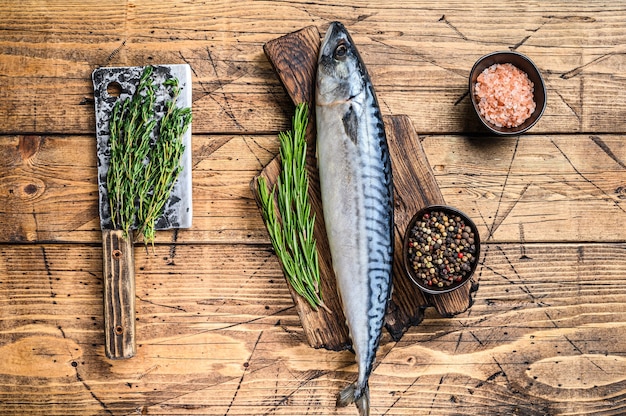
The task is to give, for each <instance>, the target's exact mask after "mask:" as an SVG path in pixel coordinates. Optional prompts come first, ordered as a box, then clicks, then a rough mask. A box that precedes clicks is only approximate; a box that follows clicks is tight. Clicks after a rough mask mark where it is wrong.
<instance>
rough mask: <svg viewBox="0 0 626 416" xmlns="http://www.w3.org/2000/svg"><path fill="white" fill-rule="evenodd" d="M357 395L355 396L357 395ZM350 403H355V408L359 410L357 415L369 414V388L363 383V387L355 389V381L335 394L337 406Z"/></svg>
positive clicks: (364, 415) (366, 415) (365, 415)
mask: <svg viewBox="0 0 626 416" xmlns="http://www.w3.org/2000/svg"><path fill="white" fill-rule="evenodd" d="M357 395H358V397H355V396H357ZM350 403H354V404H356V408H357V409H358V410H359V416H369V414H370V388H369V385H367V384H365V387H364V388H362V389H361V390H360V392H359V391H357V383H352V384H350V385H349V386H348V387H346V388H345V389H343V390H341V392H340V393H339V395H338V396H337V407H345V406H347V405H349V404H350Z"/></svg>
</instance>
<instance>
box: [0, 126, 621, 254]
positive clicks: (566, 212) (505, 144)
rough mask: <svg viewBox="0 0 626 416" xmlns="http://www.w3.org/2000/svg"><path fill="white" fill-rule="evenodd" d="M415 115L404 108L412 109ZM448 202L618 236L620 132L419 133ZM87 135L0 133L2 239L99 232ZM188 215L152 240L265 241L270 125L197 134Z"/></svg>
mask: <svg viewBox="0 0 626 416" xmlns="http://www.w3.org/2000/svg"><path fill="white" fill-rule="evenodd" d="M411 121H412V120H411ZM420 139H421V144H422V146H423V148H424V151H425V153H426V157H427V158H428V160H429V162H430V164H431V165H432V167H433V171H434V174H435V178H436V180H437V183H438V185H439V188H440V189H441V193H442V194H443V197H444V199H445V201H446V202H447V203H449V204H450V205H453V206H456V207H458V208H460V209H462V210H463V211H465V212H467V213H468V214H469V215H470V216H471V217H472V218H473V219H474V221H475V222H476V225H477V227H478V230H479V232H480V234H481V236H483V237H484V238H487V236H489V233H490V230H491V231H492V235H491V237H489V239H490V240H491V241H495V242H520V241H525V242H548V241H553V242H568V241H569V242H577V241H581V240H583V241H606V242H620V241H623V239H624V236H623V233H622V231H621V228H620V227H618V226H611V227H604V226H598V223H597V222H594V221H590V220H589V219H590V216H595V217H597V218H611V219H612V221H614V222H613V223H612V224H619V223H625V222H626V213H625V212H624V211H623V209H622V208H623V207H622V205H623V202H622V201H623V200H624V198H626V186H624V184H626V170H624V168H623V167H622V164H623V163H626V162H625V161H626V142H624V140H623V137H622V136H620V135H527V136H523V137H522V138H520V139H516V138H502V139H500V138H478V137H473V136H457V135H454V136H439V135H436V136H428V135H426V136H420ZM93 140H94V138H93V137H90V136H4V137H2V138H1V139H0V178H2V181H0V206H1V207H2V209H0V223H2V225H3V226H2V227H0V242H36V241H66V242H67V241H73V242H83V243H90V244H91V243H93V244H95V243H98V242H100V240H101V231H100V226H99V222H98V206H97V204H98V194H97V186H96V172H97V171H96V157H95V151H94V146H93V144H94V141H93ZM192 145H193V157H192V158H193V161H194V168H193V173H192V176H193V198H194V224H193V228H191V229H190V230H179V231H178V233H174V232H159V233H158V236H157V241H160V242H163V243H169V242H174V241H176V242H179V243H182V242H217V243H231V242H239V243H262V244H265V243H267V242H268V241H269V239H268V236H267V233H266V231H265V226H264V225H263V221H262V219H261V215H260V213H259V211H258V209H257V205H256V203H255V201H254V195H253V193H252V192H251V191H250V187H249V184H250V180H251V179H252V178H253V177H254V176H256V175H258V174H259V173H260V172H261V170H262V169H263V167H264V166H265V165H267V164H268V163H269V162H270V161H271V160H272V159H273V158H274V156H275V155H276V154H277V153H278V139H277V137H276V136H274V135H261V136H248V135H233V136H231V135H224V136H222V135H218V136H203V135H195V136H194V138H193V143H192Z"/></svg>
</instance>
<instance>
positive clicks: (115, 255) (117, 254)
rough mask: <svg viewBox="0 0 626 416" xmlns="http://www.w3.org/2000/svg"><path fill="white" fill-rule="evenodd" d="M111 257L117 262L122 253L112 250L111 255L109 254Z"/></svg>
mask: <svg viewBox="0 0 626 416" xmlns="http://www.w3.org/2000/svg"><path fill="white" fill-rule="evenodd" d="M111 255H112V256H113V258H114V259H115V260H118V259H119V258H120V257H122V252H121V251H120V250H113V253H111Z"/></svg>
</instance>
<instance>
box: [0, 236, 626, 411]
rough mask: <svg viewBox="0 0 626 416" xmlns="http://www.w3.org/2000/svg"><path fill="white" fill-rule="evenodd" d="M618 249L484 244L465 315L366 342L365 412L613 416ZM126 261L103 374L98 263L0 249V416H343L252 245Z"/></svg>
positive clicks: (73, 254)
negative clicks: (131, 294) (128, 322)
mask: <svg viewBox="0 0 626 416" xmlns="http://www.w3.org/2000/svg"><path fill="white" fill-rule="evenodd" d="M624 250H626V246H625V245H624V244H599V243H590V244H578V245H573V244H539V243H536V244H527V245H525V246H524V247H522V246H520V245H519V244H500V243H488V244H487V247H486V249H485V250H484V252H483V254H482V256H481V264H480V266H479V272H478V280H479V283H480V286H481V288H480V290H479V291H478V292H477V293H476V298H475V303H474V305H473V306H472V308H471V309H470V310H469V311H467V312H465V313H463V314H460V315H458V316H457V317H455V318H452V319H442V318H441V317H439V315H438V314H436V313H432V312H431V311H430V310H427V311H426V317H425V319H424V321H423V322H422V324H420V325H419V326H416V327H413V328H411V329H410V330H409V331H408V332H407V333H406V334H405V335H404V337H403V338H402V340H401V341H400V342H394V341H392V340H391V338H390V337H389V336H385V337H384V338H383V340H382V344H381V350H380V352H379V357H378V361H379V363H380V364H379V365H378V367H377V368H376V369H375V371H374V373H373V375H372V378H371V382H370V386H371V389H372V405H373V413H374V414H393V415H410V414H422V413H429V412H432V413H433V414H443V415H458V414H480V415H489V414H493V415H495V414H503V413H504V414H514V413H516V412H517V413H520V414H531V415H535V414H563V413H568V414H580V415H583V414H594V413H598V414H601V413H602V412H604V413H612V414H619V413H621V412H623V411H624V409H625V407H624V403H623V400H621V399H620V398H621V397H624V395H625V394H626V390H625V386H626V382H625V377H624V374H625V373H624V371H623V366H624V348H623V347H624V341H623V337H622V335H623V331H624V327H625V326H626V307H625V305H626V288H625V286H624V284H623V274H622V273H623V272H622V271H623V269H624V267H626V258H625V257H624V256H623V252H624ZM522 253H524V254H523V255H522ZM607 258H611V259H614V261H612V262H607V261H606V259H607ZM207 259H214V260H212V261H210V262H207ZM135 260H136V266H137V305H136V307H137V318H138V320H137V343H138V345H137V355H136V356H135V357H134V358H132V359H131V360H122V361H110V360H108V359H107V358H106V356H105V354H104V344H103V338H102V335H101V334H102V330H103V325H104V323H103V318H102V313H101V309H102V290H103V289H102V278H101V275H100V270H101V267H102V264H101V248H100V247H98V246H96V245H94V246H87V245H79V244H71V245H67V244H63V245H55V244H43V245H12V246H6V245H5V246H0V271H1V272H2V276H3V278H2V280H1V283H0V299H2V302H1V303H0V316H2V318H3V319H2V320H1V321H0V329H1V330H0V349H1V351H2V352H3V356H4V357H6V358H5V360H3V361H2V363H0V413H3V414H31V415H60V414H65V415H84V414H102V415H105V414H114V415H125V414H135V413H138V414H141V412H147V414H160V415H161V414H163V415H180V414H189V415H194V414H195V415H223V414H246V415H261V414H279V415H287V414H289V415H293V414H301V415H306V414H309V415H310V414H325V415H352V414H354V413H353V412H352V411H351V410H352V409H335V407H334V401H335V395H336V393H337V392H338V391H339V390H340V389H341V388H342V387H343V386H344V385H345V383H347V382H348V381H350V380H353V379H354V377H356V371H357V370H356V367H355V366H354V364H353V357H352V355H351V353H350V352H348V351H344V352H339V353H338V352H331V351H326V350H323V349H320V350H315V349H312V348H310V347H309V346H308V345H307V344H306V339H305V335H304V333H303V330H302V327H301V326H300V324H299V318H298V315H297V312H296V309H295V308H294V306H293V303H292V300H291V295H290V293H289V290H288V288H287V286H286V283H285V282H284V279H283V278H282V272H281V269H280V265H279V264H278V261H277V260H276V258H275V256H274V255H273V254H272V252H271V249H270V248H269V247H268V246H267V245H263V246H255V245H227V244H208V245H194V244H182V245H177V246H176V248H175V250H172V248H171V247H168V246H167V245H158V246H157V247H156V254H152V253H146V250H145V249H144V248H143V247H137V248H135ZM581 399H584V400H581Z"/></svg>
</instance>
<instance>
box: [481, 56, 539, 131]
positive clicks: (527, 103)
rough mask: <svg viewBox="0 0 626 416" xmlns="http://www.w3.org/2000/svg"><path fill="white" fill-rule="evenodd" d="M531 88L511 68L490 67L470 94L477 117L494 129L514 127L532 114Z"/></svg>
mask: <svg viewBox="0 0 626 416" xmlns="http://www.w3.org/2000/svg"><path fill="white" fill-rule="evenodd" d="M533 87H534V85H533V83H532V81H531V80H530V79H528V75H527V74H526V73H525V72H524V71H522V70H520V69H519V68H517V67H516V66H514V65H513V64H509V63H506V64H493V65H491V66H490V67H489V68H485V70H484V71H483V72H482V73H481V74H480V75H479V76H478V79H477V82H476V84H475V88H474V94H475V95H476V98H477V100H478V109H479V110H480V114H481V115H482V116H483V117H484V118H485V119H486V120H487V121H488V122H490V123H491V124H493V125H495V126H496V127H509V128H510V127H517V126H519V125H520V124H522V123H523V122H524V121H526V119H528V117H530V115H531V114H532V113H533V111H535V106H536V104H535V101H534V99H533V91H534V88H533Z"/></svg>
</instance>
